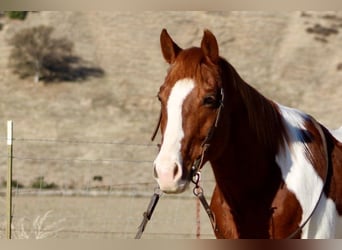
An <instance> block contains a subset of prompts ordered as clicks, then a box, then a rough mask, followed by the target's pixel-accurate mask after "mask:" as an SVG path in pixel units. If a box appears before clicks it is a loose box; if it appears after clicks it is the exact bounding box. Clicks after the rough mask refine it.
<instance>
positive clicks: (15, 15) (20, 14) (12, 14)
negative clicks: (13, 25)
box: [7, 11, 27, 20]
mask: <svg viewBox="0 0 342 250" xmlns="http://www.w3.org/2000/svg"><path fill="white" fill-rule="evenodd" d="M7 16H8V17H9V18H11V19H19V20H24V19H25V18H26V16H27V11H8V12H7Z"/></svg>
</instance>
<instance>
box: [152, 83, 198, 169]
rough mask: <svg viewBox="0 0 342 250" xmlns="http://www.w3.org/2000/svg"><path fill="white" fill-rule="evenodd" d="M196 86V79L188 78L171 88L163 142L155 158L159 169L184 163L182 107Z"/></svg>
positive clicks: (170, 167)
mask: <svg viewBox="0 0 342 250" xmlns="http://www.w3.org/2000/svg"><path fill="white" fill-rule="evenodd" d="M194 86H195V84H194V81H193V80H192V79H188V78H186V79H182V80H179V81H177V82H176V84H175V85H174V86H173V88H172V90H171V93H170V96H169V99H168V101H167V124H166V128H165V133H164V138H163V144H162V146H161V149H160V152H159V154H158V156H157V158H156V160H155V164H156V168H157V171H163V172H167V171H173V166H174V164H175V163H177V164H178V165H179V166H181V165H182V159H181V154H180V148H181V140H182V138H183V137H184V131H183V126H182V107H183V102H184V100H185V99H186V97H187V96H188V95H189V93H190V92H191V91H192V89H193V88H194Z"/></svg>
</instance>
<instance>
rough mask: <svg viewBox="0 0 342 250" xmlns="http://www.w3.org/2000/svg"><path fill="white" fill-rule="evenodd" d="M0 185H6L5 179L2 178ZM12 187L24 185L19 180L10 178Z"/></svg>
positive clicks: (22, 186)
mask: <svg viewBox="0 0 342 250" xmlns="http://www.w3.org/2000/svg"><path fill="white" fill-rule="evenodd" d="M1 186H2V187H7V181H6V180H3V181H2V183H1ZM12 187H13V188H24V185H23V184H21V183H20V182H19V181H17V180H12Z"/></svg>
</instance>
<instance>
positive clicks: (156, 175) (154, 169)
mask: <svg viewBox="0 0 342 250" xmlns="http://www.w3.org/2000/svg"><path fill="white" fill-rule="evenodd" d="M153 176H154V178H156V179H158V173H157V169H156V166H154V168H153Z"/></svg>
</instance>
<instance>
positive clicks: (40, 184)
mask: <svg viewBox="0 0 342 250" xmlns="http://www.w3.org/2000/svg"><path fill="white" fill-rule="evenodd" d="M31 187H32V188H37V189H57V188H58V186H57V184H55V183H54V182H51V183H47V182H46V181H45V180H44V176H38V177H37V178H35V179H34V180H33V182H32V184H31Z"/></svg>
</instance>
